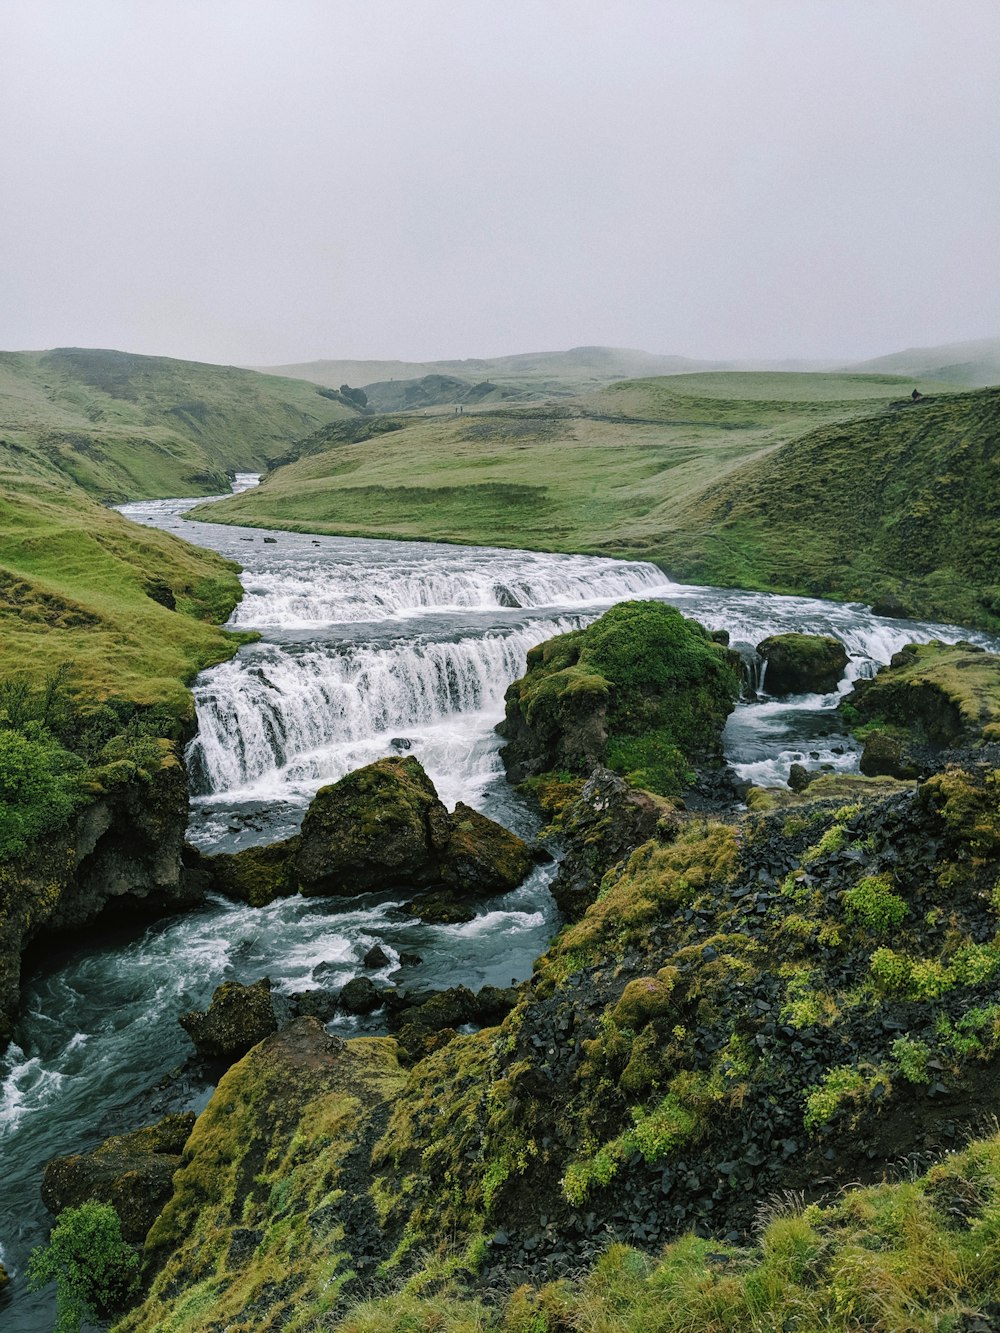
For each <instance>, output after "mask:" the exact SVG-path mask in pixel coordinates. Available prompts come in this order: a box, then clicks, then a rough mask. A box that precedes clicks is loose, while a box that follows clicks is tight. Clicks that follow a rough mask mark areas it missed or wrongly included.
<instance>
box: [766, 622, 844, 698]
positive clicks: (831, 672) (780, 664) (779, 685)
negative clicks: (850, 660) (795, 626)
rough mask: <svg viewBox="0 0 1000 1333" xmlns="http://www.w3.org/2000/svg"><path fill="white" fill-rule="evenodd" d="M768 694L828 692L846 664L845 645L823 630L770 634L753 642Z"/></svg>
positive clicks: (834, 687) (833, 686) (842, 672)
mask: <svg viewBox="0 0 1000 1333" xmlns="http://www.w3.org/2000/svg"><path fill="white" fill-rule="evenodd" d="M757 652H758V653H759V654H760V656H761V657H762V658H763V659H764V661H765V662H766V663H767V670H766V672H765V673H764V688H765V689H766V690H767V693H768V694H828V693H829V692H830V691H831V690H834V689H836V688H837V682H838V681H839V680H840V678H841V676H843V674H844V668H845V667H846V666H847V649H846V648H845V647H844V645H843V644H842V643H841V642H840V640H839V639H834V638H832V637H831V636H829V635H826V634H772V635H771V636H770V637H769V638H767V639H763V640H762V641H761V642H760V643H758V645H757Z"/></svg>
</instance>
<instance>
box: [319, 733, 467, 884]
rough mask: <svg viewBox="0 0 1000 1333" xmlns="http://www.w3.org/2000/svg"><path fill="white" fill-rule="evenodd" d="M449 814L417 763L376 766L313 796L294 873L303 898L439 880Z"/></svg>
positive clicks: (387, 762)
mask: <svg viewBox="0 0 1000 1333" xmlns="http://www.w3.org/2000/svg"><path fill="white" fill-rule="evenodd" d="M450 834H451V828H450V821H449V818H448V811H447V810H446V809H445V807H444V806H443V805H442V803H441V801H440V800H439V799H438V794H437V792H436V791H435V790H434V784H433V783H432V782H431V780H430V778H429V777H428V776H427V774H426V773H425V772H424V770H423V768H422V767H421V765H420V763H419V762H418V761H417V760H416V759H413V758H411V757H410V756H402V757H400V758H398V759H380V760H378V761H377V762H376V763H374V764H368V765H367V766H366V767H365V768H359V769H358V770H357V771H356V772H354V773H348V775H347V776H346V777H345V778H341V780H340V781H339V782H335V783H334V784H333V785H332V786H330V787H322V788H320V790H319V791H318V792H317V793H316V796H315V798H314V799H313V802H312V804H311V805H310V807H309V810H308V812H307V813H306V817H305V819H304V820H303V823H302V834H301V840H300V844H299V847H298V851H297V855H296V857H295V874H296V878H297V881H298V884H299V887H300V889H301V891H302V892H303V893H305V894H325V893H338V894H353V893H364V892H366V891H367V890H369V889H376V888H382V887H384V886H385V885H389V884H406V885H408V886H411V887H413V888H419V887H423V886H425V885H429V884H433V883H435V882H436V881H439V880H440V878H441V874H440V862H441V857H442V855H443V853H444V851H445V849H446V848H447V846H448V839H449V837H450Z"/></svg>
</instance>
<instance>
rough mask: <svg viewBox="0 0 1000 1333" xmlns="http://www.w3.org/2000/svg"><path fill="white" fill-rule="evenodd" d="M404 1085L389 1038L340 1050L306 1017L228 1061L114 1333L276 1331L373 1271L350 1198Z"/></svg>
mask: <svg viewBox="0 0 1000 1333" xmlns="http://www.w3.org/2000/svg"><path fill="white" fill-rule="evenodd" d="M402 1082H403V1079H402V1074H401V1071H400V1069H399V1065H398V1062H397V1059H396V1044H395V1042H394V1041H393V1040H392V1039H391V1038H387V1037H382V1038H358V1039H356V1040H353V1041H349V1042H345V1041H342V1040H340V1039H339V1038H337V1037H332V1036H330V1035H329V1034H328V1033H326V1032H325V1031H324V1030H323V1028H322V1027H321V1026H320V1024H319V1023H318V1022H316V1020H315V1019H311V1018H298V1019H296V1020H295V1021H294V1022H293V1023H291V1024H290V1025H289V1026H288V1027H287V1028H285V1029H284V1030H283V1031H282V1032H280V1033H277V1034H275V1035H273V1036H271V1037H269V1038H268V1039H267V1040H266V1041H264V1042H262V1043H261V1044H260V1045H258V1046H255V1047H254V1048H253V1050H251V1051H250V1052H249V1053H248V1054H247V1055H246V1056H245V1057H244V1058H243V1059H242V1060H240V1061H239V1062H238V1063H237V1064H235V1065H233V1067H232V1068H231V1069H229V1070H228V1071H227V1072H226V1073H225V1074H224V1075H223V1077H222V1078H221V1079H220V1081H219V1085H218V1087H217V1088H216V1090H215V1093H214V1094H213V1096H212V1099H211V1101H210V1102H209V1104H208V1106H207V1107H206V1108H205V1110H204V1111H203V1112H202V1114H201V1115H200V1116H199V1117H198V1121H197V1123H196V1125H195V1128H194V1131H193V1133H192V1135H191V1137H190V1139H189V1140H188V1143H187V1146H186V1148H185V1151H184V1159H183V1165H182V1166H181V1169H180V1170H179V1171H178V1172H177V1174H176V1176H175V1178H174V1193H173V1197H172V1198H171V1200H170V1202H169V1203H168V1204H167V1206H166V1208H165V1209H164V1211H163V1212H162V1213H161V1215H160V1217H159V1218H158V1219H157V1221H156V1223H155V1224H154V1226H153V1228H152V1230H151V1232H150V1233H149V1236H148V1237H147V1240H146V1251H145V1253H146V1261H147V1273H148V1274H149V1275H150V1276H151V1278H152V1285H151V1287H150V1289H149V1290H148V1292H147V1294H146V1296H145V1299H144V1300H143V1303H142V1304H141V1305H139V1306H138V1307H137V1308H136V1309H134V1310H132V1311H130V1312H129V1313H128V1314H127V1315H125V1317H124V1318H123V1320H122V1321H121V1322H120V1324H119V1325H118V1326H117V1327H118V1329H119V1333H161V1331H162V1330H164V1329H167V1328H178V1329H179V1328H182V1327H184V1328H192V1329H194V1328H207V1327H209V1326H210V1325H211V1326H213V1327H220V1328H233V1329H236V1328H245V1329H251V1328H255V1329H263V1328H268V1327H273V1328H278V1327H284V1326H285V1325H286V1324H288V1323H290V1322H293V1321H294V1322H299V1323H301V1322H302V1319H303V1314H304V1312H309V1313H310V1314H312V1313H315V1315H316V1317H317V1318H322V1317H325V1316H324V1314H323V1312H325V1311H328V1310H329V1309H330V1308H331V1306H332V1305H334V1304H336V1302H337V1301H338V1299H339V1296H340V1293H341V1290H342V1288H343V1286H344V1284H345V1282H347V1281H348V1280H350V1278H351V1276H352V1275H359V1276H362V1277H364V1276H369V1277H371V1276H373V1273H372V1268H371V1259H370V1255H371V1247H372V1246H373V1244H375V1242H376V1240H377V1238H378V1234H379V1233H378V1223H377V1220H376V1218H375V1216H374V1213H373V1211H372V1209H371V1204H370V1201H367V1202H364V1203H363V1206H359V1205H358V1202H357V1200H358V1199H359V1198H360V1199H361V1200H362V1201H366V1198H367V1196H366V1191H367V1187H368V1183H369V1179H370V1171H369V1167H368V1159H369V1156H370V1152H371V1144H372V1141H373V1140H374V1138H375V1137H376V1136H377V1135H378V1134H379V1133H380V1132H381V1127H382V1126H383V1125H384V1122H385V1117H386V1115H387V1113H388V1106H389V1104H390V1102H391V1101H392V1099H393V1098H395V1097H396V1096H397V1095H398V1093H399V1091H400V1089H401V1086H402ZM366 1260H367V1263H366Z"/></svg>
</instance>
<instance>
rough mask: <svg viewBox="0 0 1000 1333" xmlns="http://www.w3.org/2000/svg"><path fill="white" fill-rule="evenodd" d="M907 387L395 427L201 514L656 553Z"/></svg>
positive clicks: (619, 399)
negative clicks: (727, 497)
mask: <svg viewBox="0 0 1000 1333" xmlns="http://www.w3.org/2000/svg"><path fill="white" fill-rule="evenodd" d="M909 389H910V382H909V381H903V380H892V379H889V378H887V377H871V378H859V377H857V376H830V375H801V376H796V375H784V374H773V375H764V374H731V375H722V374H711V375H688V376H672V377H670V378H666V379H652V380H635V381H626V382H624V383H622V384H619V385H614V386H612V387H611V388H608V389H604V390H601V391H600V392H598V393H596V394H594V395H592V396H590V397H588V398H585V399H581V400H578V401H577V402H576V403H573V404H567V405H559V406H548V407H536V408H524V409H521V410H506V411H493V412H480V413H471V412H469V413H466V414H465V415H464V416H463V417H455V416H453V415H447V416H441V417H421V418H400V420H401V421H402V423H403V426H404V429H402V430H400V431H396V432H394V433H392V434H390V435H385V436H382V437H381V438H380V439H378V440H370V441H367V442H365V443H363V444H362V445H361V446H359V447H353V446H340V447H337V448H334V449H332V450H330V451H328V452H327V453H325V454H320V455H318V456H313V457H310V458H304V459H303V460H302V461H300V462H298V463H296V464H294V465H292V466H290V467H288V468H282V469H280V470H278V471H277V472H275V473H274V474H272V475H271V476H269V477H268V478H267V480H266V481H265V483H264V485H263V486H262V487H260V488H259V489H258V490H257V491H254V492H253V493H247V494H245V495H243V496H240V497H236V498H234V499H233V500H226V501H224V502H222V503H221V504H219V505H218V506H217V507H215V508H213V510H212V514H211V517H212V519H213V520H214V521H218V522H233V523H235V522H240V523H243V522H247V523H250V524H261V525H263V524H269V525H273V526H275V527H288V528H292V529H297V530H300V531H316V532H336V533H347V534H358V535H368V536H390V537H415V538H425V539H429V540H439V541H458V542H477V543H486V544H492V545H500V546H504V545H507V546H513V545H517V546H526V547H531V548H536V549H537V548H542V549H550V550H560V551H568V550H583V551H598V552H606V553H608V554H623V553H624V554H633V553H634V554H636V555H642V556H645V557H648V558H656V557H657V556H658V555H660V554H662V551H663V539H664V535H665V534H666V533H668V532H669V531H670V530H671V529H673V528H674V527H676V525H677V523H678V520H679V518H680V516H681V515H682V514H683V513H684V512H685V511H686V509H687V508H688V507H690V505H691V504H692V503H693V502H694V501H695V500H696V499H697V497H699V496H700V495H701V494H702V493H703V492H704V491H705V490H706V488H707V487H708V486H710V485H711V484H713V483H715V482H718V481H719V479H720V478H723V477H725V476H727V475H729V474H730V473H732V472H734V471H735V470H737V469H740V468H742V467H744V466H745V465H746V464H747V463H748V462H750V461H753V460H755V459H758V458H761V457H763V456H764V455H765V454H766V453H767V452H768V451H770V450H772V449H773V448H775V447H776V446H777V445H780V444H783V443H785V442H787V441H789V440H791V439H794V438H795V437H796V436H798V435H801V434H802V433H803V432H805V431H807V430H809V429H810V428H811V427H814V426H816V425H819V424H822V423H824V422H830V421H838V420H843V419H845V418H848V417H851V416H857V415H859V414H861V413H876V412H880V411H881V410H882V409H883V408H884V405H885V403H886V401H887V400H889V399H891V398H898V397H902V396H905V395H906V394H908V393H909ZM201 516H202V517H205V516H207V513H206V512H203V513H202V514H201Z"/></svg>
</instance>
